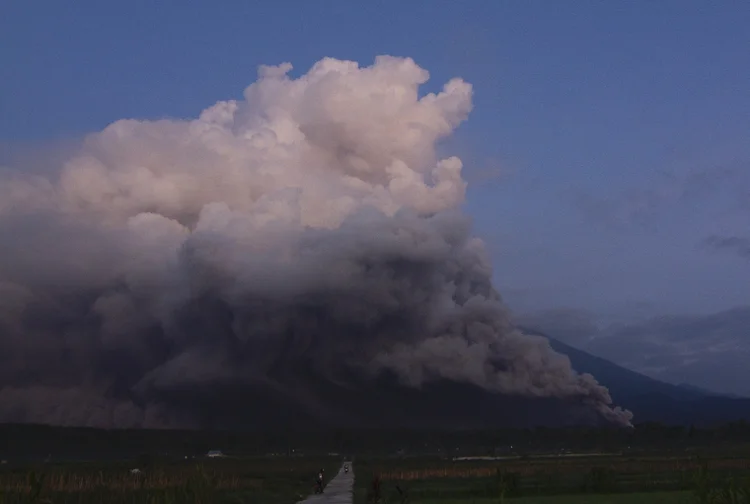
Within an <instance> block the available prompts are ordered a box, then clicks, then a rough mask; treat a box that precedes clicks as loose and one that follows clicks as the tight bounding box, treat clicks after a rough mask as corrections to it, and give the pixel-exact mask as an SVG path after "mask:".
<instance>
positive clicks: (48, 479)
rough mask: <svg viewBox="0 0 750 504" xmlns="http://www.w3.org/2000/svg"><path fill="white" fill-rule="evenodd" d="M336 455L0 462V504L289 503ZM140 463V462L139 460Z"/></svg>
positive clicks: (331, 466)
mask: <svg viewBox="0 0 750 504" xmlns="http://www.w3.org/2000/svg"><path fill="white" fill-rule="evenodd" d="M339 464H340V460H339V459H337V458H297V457H283V458H264V459H260V458H256V459H210V460H208V459H207V460H201V461H200V462H195V461H184V462H171V463H166V462H164V463H155V464H153V465H152V466H151V467H142V468H140V470H141V472H140V473H137V474H133V473H131V469H132V468H135V467H136V464H123V463H106V464H105V463H78V464H75V463H68V464H59V465H58V464H55V465H51V464H44V465H37V466H15V467H12V466H8V465H7V464H6V465H3V466H0V504H16V503H18V504H20V503H24V504H31V503H38V504H43V503H47V504H95V503H96V504H120V503H122V504H126V503H127V504H141V503H143V504H146V503H148V504H183V503H184V504H194V503H195V504H198V503H201V504H214V503H216V504H221V503H235V504H243V503H253V504H265V503H268V504H277V503H278V504H281V503H289V504H292V503H294V502H297V501H298V500H300V499H301V498H302V497H306V496H307V495H308V494H310V493H311V491H312V488H313V483H314V478H315V475H316V474H317V472H318V470H319V469H320V468H321V467H323V468H325V470H326V472H327V473H328V474H335V473H336V471H337V470H338V468H339ZM141 465H142V464H141Z"/></svg>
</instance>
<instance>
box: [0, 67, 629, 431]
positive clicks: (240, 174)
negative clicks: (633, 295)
mask: <svg viewBox="0 0 750 504" xmlns="http://www.w3.org/2000/svg"><path fill="white" fill-rule="evenodd" d="M291 68H292V67H291V65H290V64H287V63H285V64H282V65H279V66H276V67H270V66H269V67H265V66H264V67H261V68H260V71H259V76H258V80H257V81H256V82H255V83H253V84H252V85H250V86H249V87H248V88H247V89H246V90H245V92H244V100H241V101H223V102H219V103H217V104H215V105H214V106H212V107H210V108H208V109H206V110H204V111H203V112H202V113H201V114H200V116H199V117H198V118H197V119H195V120H190V121H178V120H159V121H137V120H122V121H118V122H115V123H113V124H111V125H110V126H108V127H107V128H105V129H104V130H103V131H101V132H99V133H96V134H93V135H90V136H89V137H87V138H86V140H85V142H84V143H83V146H82V148H81V150H80V152H78V154H77V155H76V156H74V157H73V158H71V159H69V160H68V161H67V162H66V163H65V164H64V165H63V166H61V167H59V169H57V170H54V171H51V170H49V169H46V170H43V171H42V173H43V175H33V174H29V173H28V172H24V173H26V175H23V174H19V171H18V170H15V171H14V170H6V171H5V172H4V173H5V174H4V175H3V178H2V179H0V258H1V260H0V387H2V390H1V391H0V421H33V422H48V423H59V424H83V425H95V426H171V425H175V426H177V425H183V424H185V425H190V424H191V422H193V419H192V418H191V417H190V412H189V411H186V410H185V406H184V403H181V404H182V405H181V406H180V407H179V408H177V407H176V406H175V401H176V399H175V397H180V394H186V393H189V392H190V391H191V390H198V389H200V390H222V389H226V388H227V387H232V386H235V385H238V384H242V385H254V384H255V385H258V384H262V385H263V386H265V387H267V388H269V389H270V390H276V391H278V392H279V393H280V394H287V395H292V396H293V395H294V390H293V388H292V386H291V385H290V384H291V383H293V382H294V380H293V379H292V376H293V375H294V373H295V372H296V370H298V369H300V368H301V367H303V365H304V366H308V367H311V368H312V369H313V370H314V372H315V373H316V376H319V377H324V378H325V379H326V380H329V381H333V382H335V381H336V380H337V379H338V378H339V377H340V376H341V375H342V373H352V372H356V373H358V374H359V375H360V376H366V377H375V376H377V375H379V374H380V373H382V372H384V371H388V372H390V373H392V374H394V375H395V376H397V377H398V378H399V379H400V380H401V381H402V382H403V384H404V385H407V386H411V387H420V386H421V385H422V384H425V383H427V382H429V381H434V380H439V379H448V380H453V381H458V382H464V383H471V384H475V385H478V386H480V387H483V388H485V389H487V390H490V391H496V392H498V393H503V394H515V395H525V396H533V397H554V398H561V399H570V400H571V401H572V402H577V403H578V404H587V405H589V406H590V407H591V408H594V409H595V410H597V411H598V412H599V413H600V414H601V415H603V416H604V417H606V418H607V419H609V420H611V421H614V422H617V423H620V424H629V420H630V417H631V415H630V413H629V412H627V411H623V410H621V409H619V408H613V407H612V406H611V399H610V397H609V394H608V391H607V389H606V388H604V387H603V386H601V385H599V384H598V383H597V382H596V380H594V378H593V377H591V376H590V375H579V374H577V373H576V372H575V371H573V370H572V369H571V366H570V362H569V360H568V359H567V358H566V357H564V356H561V355H559V354H557V353H555V352H554V351H552V350H551V349H550V347H549V345H548V344H547V341H546V340H545V339H543V338H538V337H531V336H526V335H523V334H521V333H519V332H518V331H517V330H515V329H514V328H513V327H512V326H511V324H510V322H509V319H508V316H507V313H506V311H505V308H504V307H503V304H502V302H501V300H500V297H499V295H498V294H497V293H496V291H495V290H494V289H493V287H492V285H491V267H490V264H489V262H488V260H487V257H486V254H485V251H484V247H483V243H482V242H481V241H480V240H479V239H477V238H474V237H472V236H471V234H470V231H471V230H470V222H469V220H468V219H467V218H466V217H465V216H464V215H462V214H461V213H460V211H459V207H460V205H461V203H462V202H463V200H464V194H465V188H466V183H465V182H464V180H463V179H462V176H461V169H462V164H461V161H460V160H459V159H458V158H456V157H449V158H446V159H439V158H438V157H437V155H436V151H435V145H436V143H437V142H438V141H439V140H440V139H441V138H444V137H446V136H447V135H450V134H451V132H452V131H453V130H454V129H455V128H456V127H457V126H458V125H459V124H460V123H461V122H462V121H464V120H465V119H466V118H467V116H468V114H469V112H470V110H471V108H472V104H471V96H472V88H471V86H470V85H469V84H467V83H466V82H464V81H462V80H461V79H453V80H451V81H449V82H448V83H447V84H445V86H444V87H443V90H442V91H441V92H440V93H437V94H427V95H425V96H423V97H421V98H420V97H419V94H418V89H419V86H420V85H421V84H423V83H425V82H426V81H427V79H428V73H427V72H426V71H425V70H423V69H422V68H420V67H419V66H417V65H416V64H415V63H414V61H412V60H411V59H408V58H406V59H402V58H395V57H378V58H377V59H376V60H375V63H374V64H373V65H372V66H369V67H366V68H360V67H359V66H358V65H357V63H355V62H351V61H339V60H335V59H330V58H326V59H323V60H321V61H319V62H318V63H316V64H315V65H314V66H313V67H312V69H310V71H309V72H308V73H306V74H305V75H303V76H301V77H299V78H297V79H292V78H290V77H289V76H288V72H289V71H290V70H291ZM49 173H54V175H53V176H49Z"/></svg>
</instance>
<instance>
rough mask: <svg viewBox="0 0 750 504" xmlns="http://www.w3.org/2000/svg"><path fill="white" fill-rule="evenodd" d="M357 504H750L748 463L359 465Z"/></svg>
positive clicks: (634, 459)
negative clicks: (504, 503)
mask: <svg viewBox="0 0 750 504" xmlns="http://www.w3.org/2000/svg"><path fill="white" fill-rule="evenodd" d="M356 466H357V481H356V484H355V497H354V502H355V504H365V503H375V502H379V503H381V504H390V503H404V504H405V503H409V504H459V503H461V504H472V503H473V504H490V503H492V504H498V503H501V502H510V503H512V504H574V503H575V504H630V503H633V504H636V503H637V504H652V503H653V504H675V503H685V504H690V503H694V504H703V503H712V504H730V503H731V504H739V503H747V504H750V456H736V455H734V456H728V455H726V456H722V455H721V454H713V455H710V456H703V457H700V456H686V455H679V456H677V455H675V456H670V455H661V456H655V455H642V456H628V455H613V456H606V455H605V456H602V455H598V456H574V455H568V456H555V457H539V458H517V459H507V460H493V461H488V460H482V461H452V460H443V461H441V460H438V459H402V460H395V459H391V460H385V459H381V460H369V461H366V460H359V461H357V463H356Z"/></svg>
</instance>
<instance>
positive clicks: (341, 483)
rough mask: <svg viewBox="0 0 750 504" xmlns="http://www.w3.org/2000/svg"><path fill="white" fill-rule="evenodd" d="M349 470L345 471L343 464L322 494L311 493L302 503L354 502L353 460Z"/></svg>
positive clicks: (339, 503)
mask: <svg viewBox="0 0 750 504" xmlns="http://www.w3.org/2000/svg"><path fill="white" fill-rule="evenodd" d="M344 464H349V472H348V473H345V472H344V466H343V465H342V466H341V469H339V473H338V474H337V475H336V476H334V477H333V479H332V480H331V481H329V482H328V484H327V485H326V487H325V489H324V490H323V493H322V494H318V495H315V494H313V495H311V496H310V497H308V498H307V499H305V500H303V501H300V502H301V503H302V504H352V486H354V467H353V466H352V464H351V462H344Z"/></svg>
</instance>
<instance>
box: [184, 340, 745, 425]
mask: <svg viewBox="0 0 750 504" xmlns="http://www.w3.org/2000/svg"><path fill="white" fill-rule="evenodd" d="M524 330H525V331H526V332H529V333H533V334H539V333H538V332H535V331H531V330H528V329H524ZM549 340H550V344H551V346H552V347H553V348H554V349H555V350H556V351H558V352H560V353H562V354H565V355H567V356H568V357H569V358H570V360H571V362H572V364H573V368H574V369H576V370H577V371H578V372H581V373H591V374H592V375H594V376H595V377H596V378H597V380H598V381H599V382H600V383H602V384H603V385H605V386H606V387H607V388H609V390H610V393H611V395H612V398H613V400H614V402H615V404H616V405H618V406H621V407H623V408H627V409H629V410H631V411H632V412H633V413H634V415H635V418H634V422H635V423H636V424H637V423H644V422H660V423H665V424H673V425H691V424H693V425H696V426H711V425H715V424H720V423H725V422H731V421H736V420H740V419H750V399H742V398H732V397H726V396H720V395H717V394H714V393H710V392H706V391H703V390H700V389H698V388H696V387H685V386H678V385H672V384H669V383H664V382H661V381H658V380H654V379H652V378H649V377H647V376H644V375H642V374H639V373H636V372H634V371H630V370H628V369H625V368H623V367H620V366H618V365H616V364H613V363H612V362H609V361H607V360H605V359H602V358H599V357H595V356H593V355H591V354H588V353H586V352H584V351H581V350H578V349H576V348H573V347H571V346H569V345H566V344H565V343H562V342H560V341H558V340H555V339H554V338H549ZM298 364H299V367H298V368H297V369H296V372H295V373H290V372H288V370H287V371H286V372H284V373H281V374H280V375H279V376H277V377H275V378H276V379H277V380H278V382H277V383H276V384H275V385H270V384H269V386H258V385H257V384H256V385H253V386H246V387H245V386H237V385H232V386H226V387H211V388H209V389H207V390H206V391H205V393H201V392H200V391H199V390H195V389H191V390H189V391H185V394H184V397H181V398H180V397H176V396H174V397H171V400H170V403H171V404H172V405H179V403H180V401H184V402H185V405H186V410H188V409H192V410H193V411H194V410H195V406H196V404H200V407H199V409H200V410H201V411H203V412H204V415H203V418H202V419H201V422H200V423H201V425H200V427H201V428H209V429H216V428H219V429H230V430H266V429H269V428H271V429H273V428H287V429H299V428H305V429H307V428H312V429H327V428H332V427H335V428H370V429H384V428H387V429H403V428H406V429H440V430H443V429H494V428H524V427H534V426H546V427H561V426H571V425H590V426H602V425H606V422H605V421H604V420H603V419H602V418H601V417H599V416H598V415H597V414H596V413H594V412H593V411H592V410H591V409H590V408H589V407H587V406H586V405H585V404H583V403H581V402H580V401H578V402H577V401H572V400H560V399H550V398H528V397H518V396H506V395H500V394H496V393H491V392H488V391H486V390H483V389H481V388H479V387H477V386H474V385H470V384H465V383H455V382H450V381H447V380H443V381H438V382H433V383H430V384H428V385H425V386H423V387H422V388H419V389H415V388H411V387H406V386H404V385H402V384H400V383H399V382H398V380H397V379H396V378H395V377H394V376H390V375H382V376H380V377H379V378H378V379H376V380H372V379H371V378H366V377H363V376H361V375H359V374H358V373H356V372H353V371H350V372H349V373H348V374H347V372H346V371H342V372H338V373H337V375H338V376H339V379H338V380H337V381H335V382H334V381H331V380H330V379H329V378H327V377H323V376H320V375H319V374H318V373H317V372H316V371H315V369H316V367H315V366H313V365H312V364H310V365H308V366H306V365H305V364H304V360H303V361H300V362H299V363H298ZM342 376H343V379H342V378H341V377H342ZM272 378H274V377H272ZM290 380H291V381H290ZM217 391H220V392H217ZM282 391H283V392H282Z"/></svg>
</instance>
